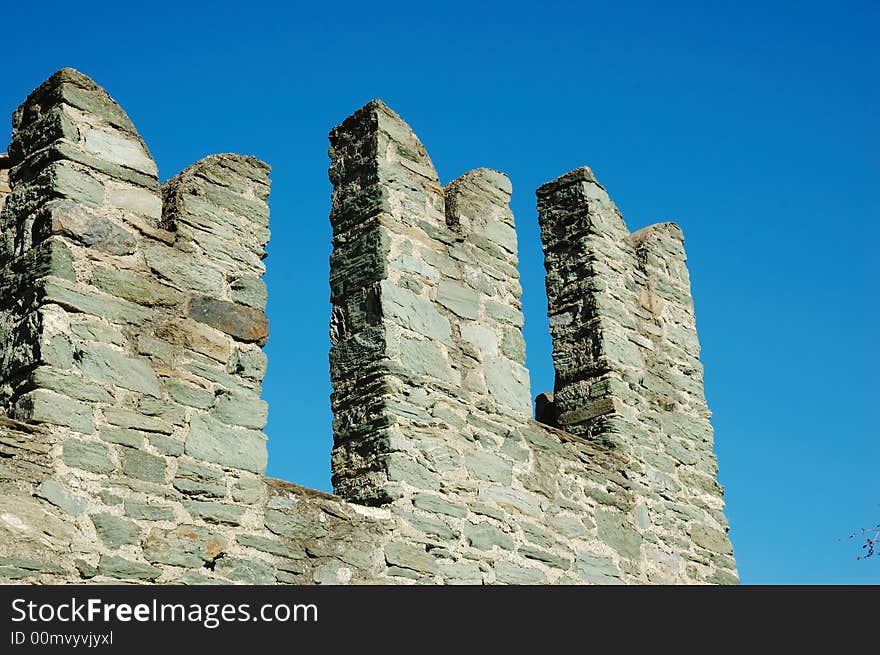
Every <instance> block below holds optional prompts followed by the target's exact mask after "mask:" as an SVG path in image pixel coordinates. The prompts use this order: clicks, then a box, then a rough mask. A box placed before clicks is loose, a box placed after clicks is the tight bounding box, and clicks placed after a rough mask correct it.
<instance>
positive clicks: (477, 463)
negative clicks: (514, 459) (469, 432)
mask: <svg viewBox="0 0 880 655" xmlns="http://www.w3.org/2000/svg"><path fill="white" fill-rule="evenodd" d="M464 462H465V467H466V468H467V470H468V473H470V474H471V476H472V477H474V478H476V479H478V480H488V481H489V482H498V483H501V484H505V485H509V484H510V483H511V480H512V479H513V466H512V465H511V463H510V462H508V461H505V460H504V459H502V458H501V457H498V455H495V454H493V453H490V452H482V451H474V452H470V453H465V455H464Z"/></svg>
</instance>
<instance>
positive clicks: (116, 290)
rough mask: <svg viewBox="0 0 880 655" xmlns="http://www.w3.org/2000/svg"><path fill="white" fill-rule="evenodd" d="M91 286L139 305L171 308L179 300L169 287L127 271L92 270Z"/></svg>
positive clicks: (177, 294) (176, 293)
mask: <svg viewBox="0 0 880 655" xmlns="http://www.w3.org/2000/svg"><path fill="white" fill-rule="evenodd" d="M92 284H94V285H95V286H96V287H98V288H99V289H101V290H102V291H106V292H107V293H109V294H111V295H114V296H117V297H119V298H124V299H125V300H130V301H131V302H134V303H137V304H139V305H147V306H153V305H159V306H171V305H175V304H177V303H178V302H180V300H181V295H180V293H179V292H177V291H176V290H174V289H172V288H171V287H168V286H165V285H164V284H159V283H158V282H155V281H153V280H151V279H149V278H147V277H144V276H142V275H137V274H135V273H129V272H127V271H117V270H113V269H109V268H102V267H97V268H94V269H92Z"/></svg>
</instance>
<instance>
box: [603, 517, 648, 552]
mask: <svg viewBox="0 0 880 655" xmlns="http://www.w3.org/2000/svg"><path fill="white" fill-rule="evenodd" d="M596 527H597V528H598V530H599V539H601V540H602V541H604V542H605V543H606V544H608V545H609V546H611V548H613V549H614V550H616V551H617V552H618V553H620V554H621V555H622V556H623V557H628V558H630V559H634V560H637V559H638V558H639V556H640V554H641V545H642V536H641V535H640V534H639V533H638V532H637V531H636V529H635V528H634V527H632V526H631V525H629V523H628V522H627V520H626V517H625V516H624V515H623V514H621V513H620V512H612V511H607V510H603V509H598V508H597V509H596Z"/></svg>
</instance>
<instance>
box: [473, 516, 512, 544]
mask: <svg viewBox="0 0 880 655" xmlns="http://www.w3.org/2000/svg"><path fill="white" fill-rule="evenodd" d="M464 536H465V537H466V538H467V540H468V543H469V544H470V545H471V546H473V547H474V548H479V549H480V550H491V549H492V548H493V547H494V546H498V547H499V548H502V549H503V550H513V538H512V537H511V536H510V535H509V534H507V533H506V532H502V531H501V530H499V529H498V528H496V527H495V526H494V525H492V524H491V523H486V522H483V523H477V524H476V525H472V524H470V523H467V524H465V526H464Z"/></svg>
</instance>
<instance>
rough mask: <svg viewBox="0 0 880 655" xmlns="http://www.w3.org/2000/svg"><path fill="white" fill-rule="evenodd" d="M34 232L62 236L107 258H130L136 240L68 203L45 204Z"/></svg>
mask: <svg viewBox="0 0 880 655" xmlns="http://www.w3.org/2000/svg"><path fill="white" fill-rule="evenodd" d="M35 229H36V230H37V232H38V233H42V235H43V236H48V235H49V234H63V235H64V236H66V237H69V238H71V239H73V240H75V241H78V242H79V243H82V244H83V245H85V246H88V247H90V248H94V249H95V250H100V251H101V252H106V253H107V254H110V255H130V254H131V253H133V252H134V251H135V249H136V248H137V239H136V238H135V236H134V234H133V233H132V232H131V231H130V230H127V229H126V228H124V227H122V226H121V225H119V224H118V223H116V222H115V221H111V220H109V219H106V218H103V217H101V216H99V215H97V213H95V212H92V211H89V210H88V209H87V208H86V207H84V206H83V205H79V204H76V203H75V202H72V201H70V200H56V201H53V202H50V203H48V204H46V205H45V206H44V207H43V209H42V210H41V213H40V215H39V216H38V217H37V223H36V225H35Z"/></svg>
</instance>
